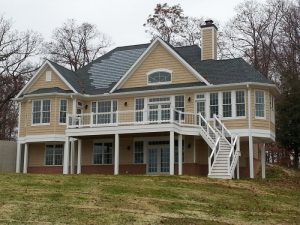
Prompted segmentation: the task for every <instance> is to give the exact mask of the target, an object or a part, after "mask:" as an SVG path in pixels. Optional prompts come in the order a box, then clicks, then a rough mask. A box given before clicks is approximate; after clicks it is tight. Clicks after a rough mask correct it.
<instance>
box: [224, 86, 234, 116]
mask: <svg viewBox="0 0 300 225" xmlns="http://www.w3.org/2000/svg"><path fill="white" fill-rule="evenodd" d="M223 117H232V105H231V91H228V92H223Z"/></svg>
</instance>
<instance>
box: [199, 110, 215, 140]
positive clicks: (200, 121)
mask: <svg viewBox="0 0 300 225" xmlns="http://www.w3.org/2000/svg"><path fill="white" fill-rule="evenodd" d="M198 115H199V118H200V119H199V121H198V123H199V124H198V125H199V126H200V127H201V128H202V129H203V130H204V128H203V126H202V122H204V123H205V125H206V129H207V130H206V131H205V130H204V131H205V132H207V133H208V135H210V133H209V131H211V132H212V133H213V134H214V135H215V138H217V137H219V135H218V134H217V133H216V131H215V129H214V128H212V126H211V125H210V124H209V123H208V122H207V120H206V119H205V118H204V117H203V116H202V114H201V113H200V112H199V114H198Z"/></svg>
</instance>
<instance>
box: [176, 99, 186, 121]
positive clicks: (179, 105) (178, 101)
mask: <svg viewBox="0 0 300 225" xmlns="http://www.w3.org/2000/svg"><path fill="white" fill-rule="evenodd" d="M175 109H176V110H177V111H180V112H183V113H184V95H179V96H175ZM178 119H179V113H178V112H176V113H175V120H178ZM181 119H182V120H184V114H181Z"/></svg>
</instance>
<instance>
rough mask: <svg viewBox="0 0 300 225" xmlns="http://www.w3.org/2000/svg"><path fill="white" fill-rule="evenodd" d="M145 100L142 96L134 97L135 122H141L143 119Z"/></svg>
mask: <svg viewBox="0 0 300 225" xmlns="http://www.w3.org/2000/svg"><path fill="white" fill-rule="evenodd" d="M144 107H145V102H144V99H143V98H137V99H135V110H136V111H135V122H142V121H143V120H144V112H143V110H144Z"/></svg>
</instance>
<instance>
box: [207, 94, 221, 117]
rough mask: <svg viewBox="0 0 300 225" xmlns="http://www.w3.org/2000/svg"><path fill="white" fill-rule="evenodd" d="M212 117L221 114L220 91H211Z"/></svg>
mask: <svg viewBox="0 0 300 225" xmlns="http://www.w3.org/2000/svg"><path fill="white" fill-rule="evenodd" d="M209 99H210V118H213V117H214V114H216V115H219V98H218V93H210V98H209Z"/></svg>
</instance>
